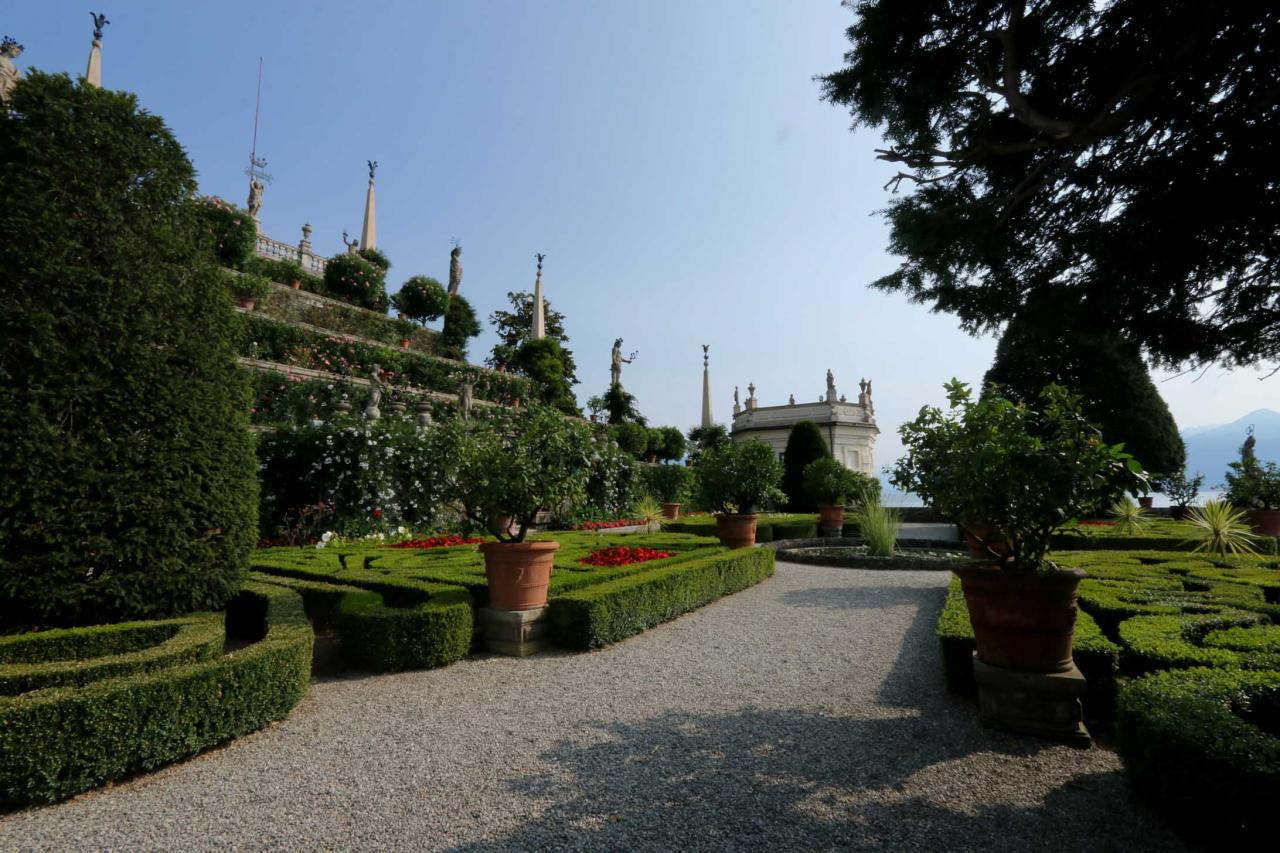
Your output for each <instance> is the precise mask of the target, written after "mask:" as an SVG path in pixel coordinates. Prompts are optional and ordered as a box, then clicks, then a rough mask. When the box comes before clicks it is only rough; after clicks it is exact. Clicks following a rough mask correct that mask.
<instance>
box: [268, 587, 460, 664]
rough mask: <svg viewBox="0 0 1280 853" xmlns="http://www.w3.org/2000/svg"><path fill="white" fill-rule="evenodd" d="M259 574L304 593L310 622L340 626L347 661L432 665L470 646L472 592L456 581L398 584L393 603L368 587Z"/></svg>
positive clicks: (325, 627) (323, 627)
mask: <svg viewBox="0 0 1280 853" xmlns="http://www.w3.org/2000/svg"><path fill="white" fill-rule="evenodd" d="M257 577H258V578H259V579H261V580H263V581H265V582H269V583H275V584H280V585H283V586H287V587H289V588H290V589H294V590H296V591H297V592H298V593H300V594H301V595H302V597H303V600H304V602H305V604H306V610H307V616H308V617H310V618H311V621H312V624H313V625H314V626H315V627H316V628H317V630H322V631H323V630H328V629H332V630H334V631H336V633H337V635H338V638H339V639H340V640H341V642H342V658H343V662H344V663H345V664H347V665H348V666H351V667H353V668H355V669H362V670H365V671H368V672H398V671H400V670H405V669H430V668H432V667H437V666H445V665H447V664H451V663H453V662H455V661H458V660H461V659H462V658H464V657H466V655H467V652H469V651H470V650H471V636H472V631H473V630H474V628H473V621H472V611H471V597H470V596H469V595H468V594H467V592H466V591H465V590H463V589H460V588H458V587H449V586H441V585H429V584H416V585H414V586H409V585H407V584H405V585H396V588H395V589H394V590H393V595H392V596H391V597H392V598H393V600H395V601H397V602H398V603H399V605H400V606H396V607H393V606H389V605H388V604H387V603H386V601H385V598H386V596H384V594H383V592H375V591H373V590H370V589H360V588H357V587H354V586H345V585H339V584H331V583H324V582H318V581H313V580H302V579H299V578H295V577H287V576H284V575H258V576H257ZM382 588H383V591H384V592H385V591H386V590H387V587H386V586H385V585H382Z"/></svg>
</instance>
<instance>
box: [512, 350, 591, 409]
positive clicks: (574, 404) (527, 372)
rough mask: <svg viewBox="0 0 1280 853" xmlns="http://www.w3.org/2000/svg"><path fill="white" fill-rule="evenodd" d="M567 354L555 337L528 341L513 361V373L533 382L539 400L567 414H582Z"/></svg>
mask: <svg viewBox="0 0 1280 853" xmlns="http://www.w3.org/2000/svg"><path fill="white" fill-rule="evenodd" d="M565 358H566V353H565V350H564V348H563V347H561V346H560V344H559V343H558V342H556V341H555V340H553V339H552V338H542V339H541V340H536V341H525V342H524V343H523V344H522V345H521V346H520V348H519V349H518V350H516V353H515V356H514V358H513V359H512V361H511V366H512V367H513V368H515V370H514V372H515V373H517V374H519V375H520V376H526V377H528V378H529V380H530V381H531V382H532V383H533V388H534V394H535V395H536V399H537V400H539V401H540V402H542V403H545V404H547V405H548V406H551V407H553V408H555V409H557V410H558V411H560V412H563V413H564V414H566V415H574V416H577V417H581V416H582V412H581V411H579V409H578V401H577V399H575V398H574V396H573V388H572V387H571V386H570V384H569V379H568V376H567V374H568V370H567V368H566V367H565Z"/></svg>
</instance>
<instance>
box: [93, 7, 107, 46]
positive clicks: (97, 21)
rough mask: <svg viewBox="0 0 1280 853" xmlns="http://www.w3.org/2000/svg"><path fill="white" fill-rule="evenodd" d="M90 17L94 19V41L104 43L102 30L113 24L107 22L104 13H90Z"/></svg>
mask: <svg viewBox="0 0 1280 853" xmlns="http://www.w3.org/2000/svg"><path fill="white" fill-rule="evenodd" d="M89 17H91V18H93V40H94V41H98V42H100V41H102V28H103V27H105V26H106V25H107V24H109V23H111V22H110V21H108V20H107V16H106V15H105V14H104V13H102V12H90V13H89Z"/></svg>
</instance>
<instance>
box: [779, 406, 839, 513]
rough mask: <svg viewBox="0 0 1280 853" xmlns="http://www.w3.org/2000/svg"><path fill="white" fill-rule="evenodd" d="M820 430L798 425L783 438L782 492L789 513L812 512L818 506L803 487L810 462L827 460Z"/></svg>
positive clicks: (804, 423)
mask: <svg viewBox="0 0 1280 853" xmlns="http://www.w3.org/2000/svg"><path fill="white" fill-rule="evenodd" d="M830 456H831V452H830V451H829V450H827V442H826V441H825V440H824V439H823V438H822V430H820V429H818V425H817V424H815V423H814V422H813V421H800V422H799V423H798V424H796V425H795V426H793V427H792V428H791V434H790V435H788V436H787V449H786V451H785V452H784V453H783V455H782V465H783V473H782V491H783V492H785V493H786V495H787V509H788V510H789V511H790V512H813V511H815V510H816V509H817V508H818V503H817V501H815V500H814V499H813V498H812V497H810V496H809V492H808V491H807V490H806V489H805V487H804V469H805V468H806V467H807V466H808V465H809V463H810V462H814V461H816V460H818V459H824V458H829V457H830Z"/></svg>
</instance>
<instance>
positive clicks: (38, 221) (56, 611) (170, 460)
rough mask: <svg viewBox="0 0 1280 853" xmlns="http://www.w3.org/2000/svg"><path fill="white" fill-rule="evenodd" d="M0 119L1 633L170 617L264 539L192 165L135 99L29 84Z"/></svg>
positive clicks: (238, 382) (221, 582)
mask: <svg viewBox="0 0 1280 853" xmlns="http://www.w3.org/2000/svg"><path fill="white" fill-rule="evenodd" d="M12 107H13V109H12V112H10V113H7V114H0V187H2V188H3V190H2V192H3V198H4V204H3V205H2V206H0V281H3V282H4V286H3V288H0V629H2V628H4V627H5V626H13V625H30V624H71V623H82V624H83V623H95V622H105V621H111V620H118V619H135V618H151V617H163V616H172V615H176V614H181V613H185V612H188V611H193V610H201V609H209V608H217V607H219V606H221V605H222V604H223V603H224V602H226V601H227V599H228V598H229V597H230V596H231V595H232V594H234V593H235V591H236V590H237V589H238V588H239V586H240V582H241V579H242V577H243V576H244V573H245V572H246V570H247V568H248V559H249V551H250V548H251V547H252V545H253V542H254V540H255V538H256V536H257V511H256V503H257V482H256V469H255V461H254V455H253V445H252V438H251V436H250V433H249V432H248V400H249V388H248V383H247V381H246V379H245V377H244V376H243V374H242V373H241V372H240V370H239V369H238V368H237V366H236V363H235V359H234V351H233V348H232V337H233V331H234V329H235V328H236V324H237V322H238V321H237V320H236V318H235V316H234V314H233V311H232V307H231V300H230V297H229V295H228V293H227V290H226V283H225V280H224V278H223V275H222V273H221V271H220V270H219V269H218V267H217V266H216V263H215V261H214V257H213V247H212V246H211V245H209V244H208V241H207V240H206V239H205V237H204V229H203V228H202V225H201V219H200V216H199V215H198V213H197V212H196V209H195V205H194V204H193V202H192V199H193V196H194V193H195V189H196V183H195V175H194V171H193V169H192V167H191V163H190V162H189V161H188V160H187V156H186V153H185V152H184V151H183V149H182V147H181V145H179V144H178V142H177V140H176V139H174V137H173V135H172V133H171V132H170V131H169V129H168V128H167V127H166V126H165V125H164V122H163V121H162V120H161V119H159V118H157V117H156V116H153V115H149V114H147V113H146V112H144V111H142V110H140V109H139V107H138V104H137V100H136V99H135V98H134V96H133V95H130V94H126V93H122V92H112V91H108V90H105V89H98V88H96V87H93V86H85V85H79V84H76V83H73V82H72V81H71V80H70V79H69V78H68V77H67V76H66V75H47V74H41V73H38V72H32V73H31V75H30V76H29V77H28V78H27V79H26V80H24V81H23V82H22V84H21V85H20V86H18V88H17V90H16V91H15V93H14V100H13V104H12Z"/></svg>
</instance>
